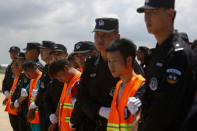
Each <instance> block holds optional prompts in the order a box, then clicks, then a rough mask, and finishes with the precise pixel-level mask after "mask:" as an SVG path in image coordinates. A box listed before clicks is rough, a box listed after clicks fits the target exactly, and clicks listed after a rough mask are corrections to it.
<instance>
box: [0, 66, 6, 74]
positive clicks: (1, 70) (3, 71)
mask: <svg viewBox="0 0 197 131" xmlns="http://www.w3.org/2000/svg"><path fill="white" fill-rule="evenodd" d="M5 70H6V68H5V67H2V66H1V65H0V73H5Z"/></svg>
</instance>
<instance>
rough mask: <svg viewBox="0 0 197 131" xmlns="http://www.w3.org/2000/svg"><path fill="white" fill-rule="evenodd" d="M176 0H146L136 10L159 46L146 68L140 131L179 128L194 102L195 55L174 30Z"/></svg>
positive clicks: (167, 130)
mask: <svg viewBox="0 0 197 131" xmlns="http://www.w3.org/2000/svg"><path fill="white" fill-rule="evenodd" d="M174 6H175V0H146V1H145V5H144V6H143V7H140V8H138V9H137V12H139V13H143V12H144V15H145V23H146V27H147V30H148V32H149V33H150V34H153V35H154V36H155V38H156V40H157V45H156V49H155V51H154V53H153V54H152V58H151V60H150V62H149V65H148V67H147V80H146V88H145V89H146V91H145V94H144V95H143V97H142V102H143V103H142V112H141V120H140V123H139V126H138V131H179V130H180V129H181V125H182V123H183V121H184V119H185V117H186V115H187V113H188V111H189V109H190V107H191V105H192V102H193V98H194V96H195V90H196V87H195V86H194V74H193V72H194V70H193V69H194V68H193V54H192V50H191V49H190V47H189V46H188V43H187V42H186V41H185V40H184V38H183V37H182V35H180V34H179V33H178V32H174V28H173V27H174V26H173V25H174V18H175V14H176V13H175V9H174Z"/></svg>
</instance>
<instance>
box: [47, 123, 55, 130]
mask: <svg viewBox="0 0 197 131" xmlns="http://www.w3.org/2000/svg"><path fill="white" fill-rule="evenodd" d="M55 128H56V124H51V125H50V126H49V128H48V131H54V130H55Z"/></svg>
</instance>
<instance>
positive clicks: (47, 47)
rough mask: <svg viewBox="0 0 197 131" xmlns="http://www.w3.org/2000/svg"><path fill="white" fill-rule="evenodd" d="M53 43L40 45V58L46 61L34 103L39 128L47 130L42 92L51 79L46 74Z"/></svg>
mask: <svg viewBox="0 0 197 131" xmlns="http://www.w3.org/2000/svg"><path fill="white" fill-rule="evenodd" d="M54 45H55V43H54V42H52V41H43V42H42V45H41V46H40V54H41V59H42V60H43V61H44V62H45V63H46V64H45V66H44V69H43V73H42V77H41V78H40V88H39V90H38V94H37V96H36V100H35V105H36V106H38V108H39V119H40V128H41V130H42V131H47V130H48V126H49V119H47V116H46V113H45V110H44V105H43V103H44V102H45V99H44V93H45V91H46V88H47V86H48V83H49V82H50V81H51V79H50V77H49V75H48V62H49V57H50V52H51V50H52V49H53V47H54Z"/></svg>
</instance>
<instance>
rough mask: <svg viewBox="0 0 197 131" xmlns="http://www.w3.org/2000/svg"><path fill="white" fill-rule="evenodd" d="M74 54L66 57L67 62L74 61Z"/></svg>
mask: <svg viewBox="0 0 197 131" xmlns="http://www.w3.org/2000/svg"><path fill="white" fill-rule="evenodd" d="M76 55H77V54H76V53H71V54H69V55H68V61H71V60H74V57H75V56H76Z"/></svg>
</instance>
